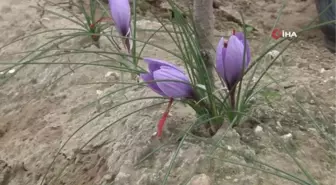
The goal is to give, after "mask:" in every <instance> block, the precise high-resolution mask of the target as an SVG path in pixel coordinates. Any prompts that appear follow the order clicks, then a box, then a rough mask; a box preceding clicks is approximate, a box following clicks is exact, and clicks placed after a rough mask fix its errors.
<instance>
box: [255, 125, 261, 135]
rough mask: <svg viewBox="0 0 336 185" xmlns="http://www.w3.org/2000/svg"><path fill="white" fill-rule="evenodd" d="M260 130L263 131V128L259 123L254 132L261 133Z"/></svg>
mask: <svg viewBox="0 0 336 185" xmlns="http://www.w3.org/2000/svg"><path fill="white" fill-rule="evenodd" d="M262 132H263V128H262V127H261V126H259V125H258V126H257V127H256V128H255V129H254V133H255V134H261V133H262Z"/></svg>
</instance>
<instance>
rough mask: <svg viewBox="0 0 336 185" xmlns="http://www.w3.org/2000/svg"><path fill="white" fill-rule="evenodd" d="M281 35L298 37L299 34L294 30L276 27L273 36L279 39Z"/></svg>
mask: <svg viewBox="0 0 336 185" xmlns="http://www.w3.org/2000/svg"><path fill="white" fill-rule="evenodd" d="M280 37H283V38H296V37H297V35H296V33H295V32H294V31H285V30H280V29H274V30H273V31H272V38H273V39H275V40H277V39H279V38H280Z"/></svg>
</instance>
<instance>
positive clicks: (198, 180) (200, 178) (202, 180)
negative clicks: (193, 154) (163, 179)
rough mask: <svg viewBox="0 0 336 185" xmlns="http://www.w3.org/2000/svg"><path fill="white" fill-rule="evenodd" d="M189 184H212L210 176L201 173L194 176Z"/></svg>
mask: <svg viewBox="0 0 336 185" xmlns="http://www.w3.org/2000/svg"><path fill="white" fill-rule="evenodd" d="M188 185H211V180H210V177H209V176H207V175H205V174H199V175H195V176H193V177H192V178H191V180H190V181H189V183H188Z"/></svg>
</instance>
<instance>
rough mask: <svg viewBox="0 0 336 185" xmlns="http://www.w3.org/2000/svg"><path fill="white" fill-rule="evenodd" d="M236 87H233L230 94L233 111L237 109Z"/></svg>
mask: <svg viewBox="0 0 336 185" xmlns="http://www.w3.org/2000/svg"><path fill="white" fill-rule="evenodd" d="M235 94H236V87H234V88H232V89H231V90H230V92H229V96H230V104H231V108H232V111H234V110H235V108H236V96H235Z"/></svg>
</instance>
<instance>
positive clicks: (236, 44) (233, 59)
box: [224, 36, 244, 88]
mask: <svg viewBox="0 0 336 185" xmlns="http://www.w3.org/2000/svg"><path fill="white" fill-rule="evenodd" d="M243 54H244V45H243V44H242V42H241V41H240V40H239V39H238V37H236V36H231V37H230V38H229V41H228V47H227V48H226V55H225V58H224V71H225V73H224V75H225V76H224V79H225V80H226V82H227V83H228V86H229V88H230V87H232V86H233V85H235V84H236V83H237V81H238V80H239V78H240V77H241V73H242V67H243V65H242V64H243Z"/></svg>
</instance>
